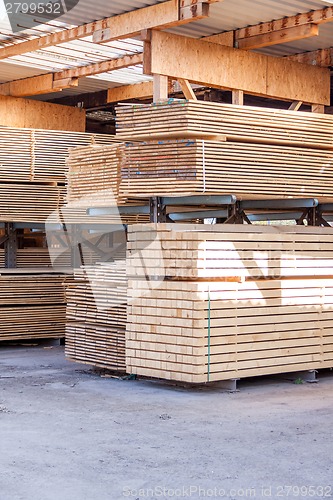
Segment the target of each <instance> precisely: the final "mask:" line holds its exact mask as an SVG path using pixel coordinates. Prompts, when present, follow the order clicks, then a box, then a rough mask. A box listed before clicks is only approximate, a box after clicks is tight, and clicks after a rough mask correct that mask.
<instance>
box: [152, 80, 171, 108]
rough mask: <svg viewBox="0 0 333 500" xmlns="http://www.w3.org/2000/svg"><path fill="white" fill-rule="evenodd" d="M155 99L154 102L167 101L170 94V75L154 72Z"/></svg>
mask: <svg viewBox="0 0 333 500" xmlns="http://www.w3.org/2000/svg"><path fill="white" fill-rule="evenodd" d="M153 76H154V80H153V100H154V102H159V101H166V100H167V99H168V95H169V83H168V77H167V76H163V75H157V74H154V75H153Z"/></svg>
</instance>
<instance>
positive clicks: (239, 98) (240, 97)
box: [232, 90, 244, 106]
mask: <svg viewBox="0 0 333 500" xmlns="http://www.w3.org/2000/svg"><path fill="white" fill-rule="evenodd" d="M232 104H238V105H239V106H244V92H243V91H242V90H233V91H232Z"/></svg>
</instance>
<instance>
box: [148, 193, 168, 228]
mask: <svg viewBox="0 0 333 500" xmlns="http://www.w3.org/2000/svg"><path fill="white" fill-rule="evenodd" d="M166 221H167V215H166V205H165V204H164V203H163V202H162V198H161V197H159V196H154V197H153V198H150V222H155V223H156V222H166Z"/></svg>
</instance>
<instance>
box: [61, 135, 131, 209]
mask: <svg viewBox="0 0 333 500" xmlns="http://www.w3.org/2000/svg"><path fill="white" fill-rule="evenodd" d="M122 154H123V146H122V145H121V144H114V145H112V146H97V147H96V146H87V147H80V148H74V149H72V150H71V151H70V153H69V157H68V162H67V163H68V188H67V199H66V200H67V206H68V207H87V206H114V205H117V204H118V191H119V189H118V188H119V166H120V162H121V156H122Z"/></svg>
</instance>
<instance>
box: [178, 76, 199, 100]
mask: <svg viewBox="0 0 333 500" xmlns="http://www.w3.org/2000/svg"><path fill="white" fill-rule="evenodd" d="M178 83H179V85H180V87H181V89H182V92H183V94H184V96H185V98H186V99H188V100H189V101H190V100H193V101H197V97H196V95H195V93H194V91H193V89H192V87H191V84H190V82H189V81H188V80H184V79H183V78H178Z"/></svg>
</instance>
